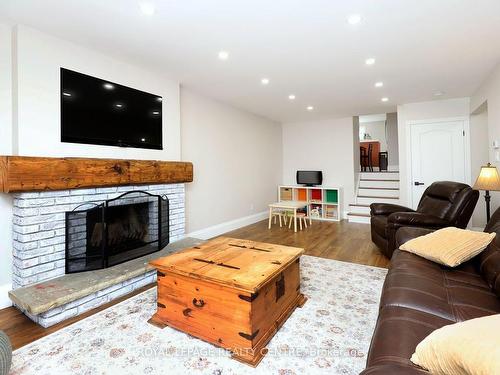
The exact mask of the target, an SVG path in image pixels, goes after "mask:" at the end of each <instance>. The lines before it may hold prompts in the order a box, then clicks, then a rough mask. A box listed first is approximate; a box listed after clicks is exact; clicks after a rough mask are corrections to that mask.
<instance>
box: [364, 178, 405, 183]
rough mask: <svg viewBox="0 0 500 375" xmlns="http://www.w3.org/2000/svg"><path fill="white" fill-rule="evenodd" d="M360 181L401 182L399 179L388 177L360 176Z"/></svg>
mask: <svg viewBox="0 0 500 375" xmlns="http://www.w3.org/2000/svg"><path fill="white" fill-rule="evenodd" d="M359 180H360V181H387V182H399V180H386V179H383V180H382V179H377V178H360V179H359Z"/></svg>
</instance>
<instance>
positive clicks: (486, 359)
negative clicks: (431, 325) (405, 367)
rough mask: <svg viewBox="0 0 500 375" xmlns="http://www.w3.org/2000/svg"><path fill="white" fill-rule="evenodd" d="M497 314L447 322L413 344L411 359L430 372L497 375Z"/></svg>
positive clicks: (499, 351) (499, 323)
mask: <svg viewBox="0 0 500 375" xmlns="http://www.w3.org/2000/svg"><path fill="white" fill-rule="evenodd" d="M498 327H500V314H497V315H491V316H485V317H482V318H478V319H471V320H468V321H466V322H460V323H456V324H450V325H447V326H444V327H441V328H439V329H437V330H436V331H434V332H432V333H431V334H430V335H429V336H427V337H426V338H425V339H424V340H423V341H422V342H421V343H419V344H418V345H417V348H416V350H415V353H414V354H413V356H412V357H411V361H412V362H413V363H415V364H417V365H418V366H420V367H423V368H425V369H427V370H429V371H430V372H431V373H432V374H436V375H439V374H442V375H445V374H500V337H499V336H498V331H497V329H498Z"/></svg>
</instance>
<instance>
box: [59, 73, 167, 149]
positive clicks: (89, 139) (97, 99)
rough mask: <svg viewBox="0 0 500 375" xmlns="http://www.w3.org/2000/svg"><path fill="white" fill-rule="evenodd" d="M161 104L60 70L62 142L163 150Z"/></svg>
mask: <svg viewBox="0 0 500 375" xmlns="http://www.w3.org/2000/svg"><path fill="white" fill-rule="evenodd" d="M162 101H163V99H162V97H161V96H158V95H154V94H149V93H147V92H143V91H139V90H136V89H133V88H130V87H126V86H122V85H119V84H117V83H114V82H109V81H104V80H102V79H99V78H94V77H91V76H88V75H86V74H82V73H77V72H74V71H71V70H68V69H64V68H61V141H62V142H70V143H85V144H97V145H110V146H121V147H137V148H148V149H157V150H162V149H163V143H162Z"/></svg>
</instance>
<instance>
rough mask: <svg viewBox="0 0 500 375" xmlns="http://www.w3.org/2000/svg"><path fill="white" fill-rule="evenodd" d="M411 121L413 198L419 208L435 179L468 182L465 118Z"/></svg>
mask: <svg viewBox="0 0 500 375" xmlns="http://www.w3.org/2000/svg"><path fill="white" fill-rule="evenodd" d="M409 125H410V155H411V180H410V181H411V190H410V191H411V195H412V197H411V202H412V206H413V207H414V208H416V207H417V206H418V203H419V201H420V198H421V197H422V194H423V192H424V190H425V189H426V188H427V187H429V185H430V184H432V183H433V182H435V181H457V182H463V183H467V175H466V159H467V155H466V154H467V149H466V142H465V134H466V121H465V120H463V119H458V120H457V119H453V120H445V119H442V120H436V121H432V120H430V121H418V122H411V123H409Z"/></svg>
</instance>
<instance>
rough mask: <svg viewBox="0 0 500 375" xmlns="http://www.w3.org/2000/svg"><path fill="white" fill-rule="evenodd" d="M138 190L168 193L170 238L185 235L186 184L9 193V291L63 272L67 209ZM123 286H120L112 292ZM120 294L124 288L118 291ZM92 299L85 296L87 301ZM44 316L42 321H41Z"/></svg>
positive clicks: (160, 193)
mask: <svg viewBox="0 0 500 375" xmlns="http://www.w3.org/2000/svg"><path fill="white" fill-rule="evenodd" d="M137 190H142V191H147V192H150V193H151V194H157V195H166V196H167V197H168V199H169V207H170V212H169V215H170V216H169V217H170V221H169V222H170V242H174V241H177V240H180V239H181V238H183V237H184V235H185V189H184V184H158V185H137V186H120V187H106V188H97V189H74V190H63V191H50V192H39V193H31V192H30V193H16V194H13V197H14V208H13V211H14V218H13V228H12V230H13V265H12V266H13V276H12V287H13V289H17V288H20V287H24V286H29V285H32V284H36V283H39V282H42V281H46V280H49V279H53V278H56V277H58V276H62V275H64V274H65V259H64V258H65V242H66V233H65V225H66V224H65V212H67V211H72V210H74V209H75V208H77V207H78V206H79V205H81V204H84V203H97V204H99V203H102V202H104V201H105V200H107V199H113V198H116V197H117V196H119V195H121V194H123V193H125V192H128V191H137ZM70 235H71V236H73V237H75V239H76V237H78V236H79V235H80V234H79V233H70ZM121 289H122V288H118V289H117V290H116V293H118V291H119V290H121ZM112 293H115V292H112ZM122 293H125V292H124V291H123V290H122ZM118 294H119V293H118ZM118 294H117V295H118ZM95 298H97V297H95ZM95 298H94V299H95ZM92 300H93V299H91V300H89V303H90V302H92ZM90 305H92V304H90ZM90 305H89V306H90ZM86 306H87V305H86ZM89 308H91V307H89ZM82 309H83V307H82ZM80 313H81V311H76V312H75V310H74V308H71V309H67V310H65V311H63V312H62V314H66V315H67V317H70V316H72V315H71V314H74V315H76V314H80ZM43 319H45V320H43ZM39 320H40V321H38V322H39V323H40V324H41V325H44V324H46V323H47V322H52V321H53V320H54V319H53V317H39ZM42 320H43V322H44V324H42V323H41V321H42ZM61 320H63V319H61ZM59 321H60V320H59ZM52 324H53V323H52ZM49 325H51V324H49ZM44 326H45V325H44Z"/></svg>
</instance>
